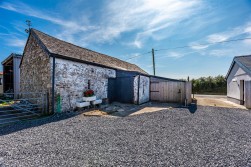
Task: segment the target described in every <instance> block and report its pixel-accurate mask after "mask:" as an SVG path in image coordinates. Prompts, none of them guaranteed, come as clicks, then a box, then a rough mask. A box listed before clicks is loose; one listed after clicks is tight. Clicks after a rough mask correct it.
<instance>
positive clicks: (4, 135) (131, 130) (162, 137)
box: [0, 106, 251, 167]
mask: <svg viewBox="0 0 251 167" xmlns="http://www.w3.org/2000/svg"><path fill="white" fill-rule="evenodd" d="M0 135H1V137H0V148H1V149H0V166H1V164H2V166H25V167H27V166H251V112H250V111H247V110H241V109H230V108H217V107H203V106H199V107H198V109H197V110H196V112H195V113H191V112H190V111H189V110H188V109H185V108H176V109H175V108H174V109H170V110H163V111H158V112H153V113H146V114H140V115H133V116H127V117H107V116H106V117H85V116H83V115H76V116H66V115H61V116H54V117H52V118H47V119H42V120H38V121H31V122H25V123H23V124H16V125H12V126H8V127H4V128H3V127H2V128H0Z"/></svg>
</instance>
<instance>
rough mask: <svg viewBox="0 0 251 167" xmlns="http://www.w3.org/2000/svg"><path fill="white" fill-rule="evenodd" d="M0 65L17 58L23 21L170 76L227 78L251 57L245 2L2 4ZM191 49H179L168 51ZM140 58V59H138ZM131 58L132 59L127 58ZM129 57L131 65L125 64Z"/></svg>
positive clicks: (57, 0)
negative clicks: (238, 59)
mask: <svg viewBox="0 0 251 167" xmlns="http://www.w3.org/2000/svg"><path fill="white" fill-rule="evenodd" d="M0 18H1V19H0V43H1V50H0V53H1V54H0V60H1V61H2V60H4V58H5V57H7V56H8V55H9V54H10V53H11V52H15V53H22V52H23V48H24V45H25V42H26V40H27V36H28V35H27V34H26V33H25V31H24V30H25V29H26V28H27V26H26V23H25V20H27V19H28V20H31V22H32V27H33V28H36V29H38V30H40V31H43V32H45V33H47V34H50V35H52V36H55V37H57V38H60V39H63V40H65V41H68V42H71V43H74V44H76V45H79V46H82V47H86V48H89V49H92V50H95V51H98V52H101V53H104V54H108V55H111V56H114V57H117V58H120V59H122V60H127V61H128V62H130V63H134V64H137V65H139V66H140V67H141V68H143V69H144V70H146V71H147V72H149V73H152V57H151V53H147V54H144V55H142V54H143V53H146V52H149V51H151V49H152V48H154V49H156V50H158V49H165V50H161V51H156V52H155V59H156V74H157V75H159V76H164V77H169V78H177V79H180V78H187V76H190V77H191V78H198V77H201V76H209V75H211V76H216V75H219V74H221V75H225V74H226V73H227V70H228V68H229V66H230V64H231V61H232V59H233V57H234V56H238V55H247V54H251V47H250V46H251V40H244V41H238V42H232V43H222V44H214V45H203V46H193V45H196V44H201V43H202V44H206V43H212V42H220V41H224V40H232V39H238V38H248V37H251V1H250V0H238V1H233V0H221V1H217V0H211V1H210V0H207V1H206V0H189V1H187V0H104V1H101V0H92V1H89V0H75V1H74V0H72V1H69V0H54V1H51V0H36V1H34V0H24V1H18V0H2V1H0ZM184 45H188V46H190V47H187V48H183V49H170V48H175V47H179V46H184ZM139 55H141V56H139ZM134 56H138V57H135V58H134V59H129V58H131V57H134ZM128 59H129V60H128Z"/></svg>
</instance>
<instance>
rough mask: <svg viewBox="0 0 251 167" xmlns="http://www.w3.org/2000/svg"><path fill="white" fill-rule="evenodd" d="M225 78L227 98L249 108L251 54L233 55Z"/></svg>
mask: <svg viewBox="0 0 251 167" xmlns="http://www.w3.org/2000/svg"><path fill="white" fill-rule="evenodd" d="M226 79H227V98H228V100H229V101H232V102H235V103H237V104H241V105H244V106H246V107H247V108H251V55H247V56H236V57H234V59H233V61H232V64H231V66H230V68H229V70H228V73H227V75H226Z"/></svg>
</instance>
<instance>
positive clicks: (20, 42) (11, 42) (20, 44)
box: [7, 38, 26, 48]
mask: <svg viewBox="0 0 251 167" xmlns="http://www.w3.org/2000/svg"><path fill="white" fill-rule="evenodd" d="M25 43H26V40H25V39H19V38H11V39H8V40H7V45H9V46H14V47H19V48H24V45H25Z"/></svg>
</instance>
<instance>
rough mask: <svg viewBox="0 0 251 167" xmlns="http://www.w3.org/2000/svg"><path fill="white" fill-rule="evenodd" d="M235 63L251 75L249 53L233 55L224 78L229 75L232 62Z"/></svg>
mask: <svg viewBox="0 0 251 167" xmlns="http://www.w3.org/2000/svg"><path fill="white" fill-rule="evenodd" d="M235 63H237V64H238V65H239V66H240V67H241V68H242V69H243V70H244V71H246V72H247V73H248V74H250V75H251V55H245V56H235V57H234V58H233V62H232V64H231V66H230V68H229V70H228V73H227V75H226V78H227V77H228V76H229V74H230V72H231V70H232V68H233V66H234V64H235Z"/></svg>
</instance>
